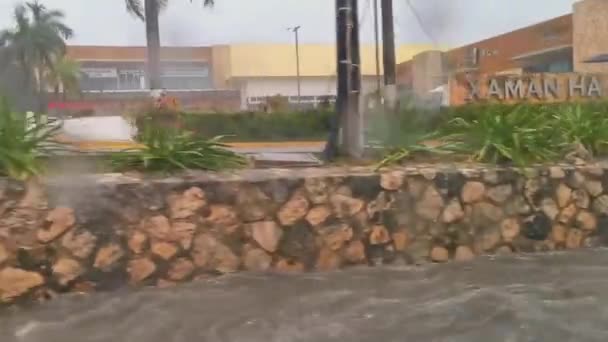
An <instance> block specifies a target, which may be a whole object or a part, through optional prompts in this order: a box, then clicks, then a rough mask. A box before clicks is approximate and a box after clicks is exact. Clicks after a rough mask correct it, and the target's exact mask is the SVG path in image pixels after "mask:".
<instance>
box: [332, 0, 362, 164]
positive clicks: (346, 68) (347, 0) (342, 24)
mask: <svg viewBox="0 0 608 342" xmlns="http://www.w3.org/2000/svg"><path fill="white" fill-rule="evenodd" d="M335 4H336V49H337V54H336V70H337V76H338V79H337V90H336V93H337V98H336V115H335V116H334V117H333V120H332V122H331V130H330V135H329V138H328V141H327V145H326V146H325V151H324V156H325V159H327V160H332V159H334V158H335V157H337V155H338V152H339V151H340V152H342V153H345V154H347V155H349V156H351V157H357V156H356V155H355V153H353V152H354V149H355V148H356V147H357V145H358V143H359V140H360V139H358V137H357V135H355V134H353V133H352V131H353V126H354V125H352V124H351V121H352V120H353V114H354V113H353V109H356V107H355V106H353V102H354V100H353V92H352V90H353V79H352V78H353V68H352V43H353V38H352V33H353V32H352V31H353V22H358V20H356V19H355V20H353V14H352V7H353V6H352V4H353V0H335ZM357 101H358V100H357ZM353 107H355V108H353ZM353 138H356V139H353ZM353 140H354V141H353Z"/></svg>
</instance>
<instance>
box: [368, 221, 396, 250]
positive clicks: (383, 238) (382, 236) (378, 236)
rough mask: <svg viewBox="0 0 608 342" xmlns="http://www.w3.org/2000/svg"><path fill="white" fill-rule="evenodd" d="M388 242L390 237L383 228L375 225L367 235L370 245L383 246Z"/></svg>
mask: <svg viewBox="0 0 608 342" xmlns="http://www.w3.org/2000/svg"><path fill="white" fill-rule="evenodd" d="M390 241H391V237H390V235H389V233H388V230H386V228H385V227H384V226H380V225H376V226H374V227H373V228H372V232H371V234H370V235H369V243H370V244H371V245H383V244H385V243H389V242H390Z"/></svg>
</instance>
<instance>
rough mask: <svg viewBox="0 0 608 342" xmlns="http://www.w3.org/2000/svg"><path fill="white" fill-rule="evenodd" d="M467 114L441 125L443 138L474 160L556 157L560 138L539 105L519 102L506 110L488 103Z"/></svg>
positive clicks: (519, 162) (524, 161)
mask: <svg viewBox="0 0 608 342" xmlns="http://www.w3.org/2000/svg"><path fill="white" fill-rule="evenodd" d="M485 108H486V109H485V111H483V112H480V113H478V114H476V115H474V116H471V117H470V118H464V117H456V118H454V119H452V120H450V121H449V122H448V124H447V125H446V126H445V127H444V128H443V131H444V133H445V135H444V136H443V139H444V140H446V141H451V142H455V143H459V151H460V152H462V153H466V154H467V155H470V156H472V157H473V159H474V160H476V161H481V162H491V163H505V162H514V163H515V164H517V165H520V166H522V165H525V164H528V163H533V162H542V161H547V160H551V159H554V158H557V157H558V156H559V155H560V152H561V151H560V149H561V147H562V146H563V142H562V140H561V137H560V135H559V134H556V131H557V130H556V127H555V126H554V120H553V117H552V116H551V115H549V113H550V112H549V111H548V110H547V108H545V107H544V106H542V105H527V104H522V105H518V106H515V107H512V109H511V110H510V111H509V112H506V113H505V112H504V109H505V108H508V107H504V106H488V107H485Z"/></svg>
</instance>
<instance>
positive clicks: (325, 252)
mask: <svg viewBox="0 0 608 342" xmlns="http://www.w3.org/2000/svg"><path fill="white" fill-rule="evenodd" d="M341 265H342V259H341V258H340V255H339V254H338V253H336V252H335V251H332V250H331V249H329V248H322V249H321V251H320V252H319V257H318V258H317V264H316V269H317V270H319V271H322V272H327V271H334V270H337V269H339V268H340V266H341Z"/></svg>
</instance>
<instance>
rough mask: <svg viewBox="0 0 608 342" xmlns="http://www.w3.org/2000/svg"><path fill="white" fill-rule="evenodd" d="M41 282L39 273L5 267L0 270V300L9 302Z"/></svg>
mask: <svg viewBox="0 0 608 342" xmlns="http://www.w3.org/2000/svg"><path fill="white" fill-rule="evenodd" d="M43 284H44V278H43V277H42V275H40V274H39V273H36V272H28V271H25V270H22V269H19V268H13V267H7V268H5V269H3V270H2V271H0V300H1V301H3V302H9V301H11V300H13V299H15V298H17V297H19V296H21V295H23V294H25V293H27V292H28V291H30V290H32V289H34V288H36V287H38V286H41V285H43Z"/></svg>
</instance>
